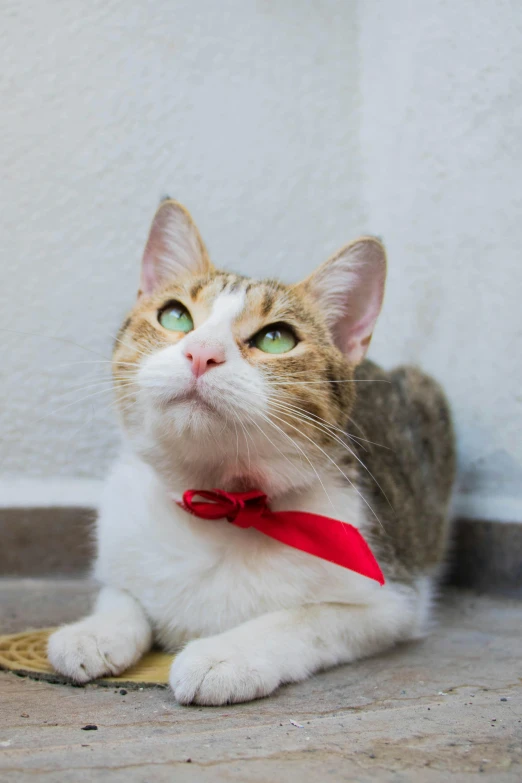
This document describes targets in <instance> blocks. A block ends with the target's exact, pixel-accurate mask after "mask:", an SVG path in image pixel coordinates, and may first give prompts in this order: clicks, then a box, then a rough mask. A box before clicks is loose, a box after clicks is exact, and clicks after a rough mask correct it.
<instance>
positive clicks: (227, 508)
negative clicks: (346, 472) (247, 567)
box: [176, 489, 384, 585]
mask: <svg viewBox="0 0 522 783" xmlns="http://www.w3.org/2000/svg"><path fill="white" fill-rule="evenodd" d="M195 498H201V499H200V500H196V499H195ZM176 503H177V504H178V506H181V508H182V509H184V510H185V511H188V512H189V514H193V515H194V516H196V517H200V518H201V519H227V520H228V521H229V522H231V523H232V524H233V525H236V527H241V528H248V527H253V528H255V529H256V530H258V531H259V532H260V533H264V535H266V536H270V538H274V539H275V540H276V541H280V542H281V543H282V544H286V545H287V546H291V547H294V549H300V550H301V551H302V552H308V554H310V555H315V557H320V558H322V559H323V560H328V561H329V562H330V563H335V564H336V565H340V566H342V567H343V568H349V569H350V570H351V571H355V572H356V573H358V574H362V576H367V577H369V578H370V579H375V581H376V582H379V584H381V585H383V584H384V576H383V574H382V571H381V569H380V568H379V564H378V562H377V560H376V559H375V557H374V555H373V552H372V551H371V549H370V547H369V546H368V544H367V543H366V541H365V540H364V538H363V536H362V535H361V532H360V531H359V530H358V529H357V528H356V527H354V526H353V525H349V524H348V523H347V522H341V521H340V520H339V519H331V518H330V517H323V516H322V515H321V514H310V513H308V512H307V511H272V510H271V509H270V507H269V505H268V499H267V496H266V495H265V494H264V493H263V492H260V491H259V490H257V489H254V490H252V491H251V492H225V491H224V490H222V489H213V490H205V489H201V490H198V489H188V490H187V491H186V492H184V493H183V499H182V500H176Z"/></svg>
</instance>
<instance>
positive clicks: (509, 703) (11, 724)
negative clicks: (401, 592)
mask: <svg viewBox="0 0 522 783" xmlns="http://www.w3.org/2000/svg"><path fill="white" fill-rule="evenodd" d="M91 589H92V588H91V586H90V585H89V584H88V583H84V582H81V581H68V582H53V581H48V580H45V581H36V580H13V581H9V580H4V581H3V582H2V581H0V590H1V602H0V618H1V625H0V627H1V628H2V631H3V632H4V633H5V632H8V631H17V630H22V629H25V628H26V627H28V626H32V627H38V626H43V625H52V624H53V623H56V622H57V621H59V620H62V619H63V620H67V619H72V618H75V617H76V616H77V615H78V613H79V612H81V611H84V610H85V608H86V606H87V605H88V602H89V597H90V594H91ZM439 615H440V623H439V626H438V628H437V629H436V630H435V631H434V632H433V634H432V636H431V637H430V638H429V639H428V640H426V641H425V642H423V643H419V644H412V645H407V646H403V647H400V648H397V649H396V650H394V651H392V652H390V653H389V654H387V655H383V656H380V657H377V658H373V659H371V660H367V661H362V662H361V663H358V664H355V665H351V666H343V667H340V668H338V669H336V670H333V671H329V672H325V673H323V674H320V675H317V676H316V677H315V678H313V679H312V680H310V681H308V682H305V683H302V684H299V685H292V686H288V687H286V688H283V689H281V690H280V691H279V693H277V694H276V695H275V696H273V697H271V698H269V699H264V700H262V701H257V702H253V703H250V704H244V705H237V706H231V707H223V708H197V707H195V708H190V707H189V708H187V707H179V706H178V705H177V704H176V703H175V702H174V700H173V698H172V696H171V694H170V692H169V691H168V690H162V689H154V690H143V691H129V692H128V693H126V694H123V695H122V694H121V693H120V692H119V690H118V689H114V688H100V687H96V686H88V687H86V688H73V687H69V686H64V685H51V684H48V683H44V682H35V681H32V680H29V679H21V678H19V677H17V676H16V675H14V674H10V673H6V672H0V704H1V710H0V780H1V781H10V782H11V781H48V782H49V783H51V781H52V783H64V782H65V781H71V782H72V781H74V783H82V782H83V781H90V782H91V781H109V782H110V783H112V782H114V783H119V781H122V782H123V781H125V782H126V783H152V781H154V783H156V782H158V783H162V782H163V781H173V780H175V781H176V783H178V781H179V783H185V781H194V782H195V783H198V782H199V781H203V782H204V781H217V782H221V781H223V783H224V782H225V781H227V782H229V781H230V782H232V781H237V782H238V783H242V782H243V781H252V783H254V782H255V783H261V781H263V783H265V782H266V783H269V782H270V783H272V781H281V782H285V783H286V781H288V783H294V782H295V781H299V783H309V782H312V781H313V783H317V781H322V780H325V781H358V782H359V783H370V782H371V783H375V781H377V782H378V783H380V781H390V782H392V783H409V782H410V781H411V783H418V782H420V783H423V782H424V781H426V783H431V781H447V780H448V779H449V780H451V781H466V782H468V781H469V782H470V783H471V781H495V783H508V781H509V783H511V782H513V783H515V781H516V783H520V781H522V665H521V664H522V660H521V659H522V603H521V602H515V601H509V600H502V599H500V600H499V599H491V598H484V597H482V598H478V597H475V596H473V595H470V594H465V593H459V592H452V593H448V594H446V595H445V596H444V599H443V602H442V605H441V608H440V612H439ZM291 720H293V721H295V722H297V723H298V724H300V725H301V726H302V728H299V727H297V726H294V725H292V723H291V722H290V721H291ZM87 724H95V725H96V726H97V727H98V728H97V730H92V731H84V730H82V727H84V726H85V725H87Z"/></svg>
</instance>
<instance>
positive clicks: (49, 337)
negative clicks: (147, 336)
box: [0, 326, 109, 361]
mask: <svg viewBox="0 0 522 783" xmlns="http://www.w3.org/2000/svg"><path fill="white" fill-rule="evenodd" d="M0 331H2V332H10V333H11V334H20V335H23V336H25V337H43V338H44V339H46V340H56V341H57V342H59V343H66V344H68V345H74V346H75V347H76V348H81V349H82V350H83V351H88V352H89V353H92V354H94V355H95V356H101V357H102V358H103V359H106V360H107V361H109V360H108V359H107V357H106V356H104V354H102V353H100V352H99V351H95V350H93V349H92V348H88V347H87V346H86V345H81V344H80V343H75V342H74V340H69V339H68V338H67V337H55V336H54V335H50V334H42V333H41V332H22V331H20V329H7V328H6V327H4V326H0Z"/></svg>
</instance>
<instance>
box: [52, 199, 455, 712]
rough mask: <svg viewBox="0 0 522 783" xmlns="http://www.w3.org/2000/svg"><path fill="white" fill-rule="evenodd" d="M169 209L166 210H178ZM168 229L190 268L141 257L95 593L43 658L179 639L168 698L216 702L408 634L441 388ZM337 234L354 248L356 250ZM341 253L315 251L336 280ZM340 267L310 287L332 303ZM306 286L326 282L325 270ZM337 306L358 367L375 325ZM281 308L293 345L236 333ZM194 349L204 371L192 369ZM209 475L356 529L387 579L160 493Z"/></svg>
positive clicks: (431, 495)
mask: <svg viewBox="0 0 522 783" xmlns="http://www.w3.org/2000/svg"><path fill="white" fill-rule="evenodd" d="M172 209H173V210H174V214H173V216H171V219H174V222H175V221H176V220H177V221H178V222H179V220H180V216H181V218H183V220H186V219H188V217H187V216H186V213H184V212H183V211H181V212H179V211H178V210H179V209H180V208H179V207H177V206H175V207H172ZM182 222H183V221H182ZM160 229H161V231H162V232H165V226H160ZM158 230H159V229H158ZM169 230H170V231H171V233H170V236H169V243H168V249H169V252H170V253H171V254H172V255H173V256H175V255H176V254H177V257H178V258H179V257H183V253H185V260H184V261H183V264H184V265H185V266H189V267H190V271H191V274H190V275H187V274H186V272H185V273H183V269H182V271H181V273H180V272H179V270H177V271H176V279H175V280H170V279H169V281H168V282H169V285H168V290H167V289H165V280H160V281H159V282H158V281H157V280H155V279H154V278H153V275H152V273H151V270H150V267H149V269H148V271H147V266H145V273H144V278H143V279H144V281H145V289H146V294H145V297H142V299H141V300H140V302H139V303H138V305H137V307H136V308H135V311H134V313H133V314H132V315H131V319H130V320H129V321H128V322H127V323H126V324H125V325H124V328H123V330H122V332H120V336H119V338H118V343H117V346H116V350H115V379H116V387H117V393H118V395H119V401H120V407H121V411H122V420H123V426H124V431H125V433H126V439H125V445H124V450H123V453H122V456H121V458H120V460H119V461H118V463H117V465H116V466H115V468H114V469H113V471H112V473H111V476H110V477H109V479H108V481H107V484H106V488H105V493H104V498H103V502H102V506H101V511H100V516H99V520H98V527H97V530H98V557H97V561H96V566H95V575H96V577H97V578H98V579H99V581H100V582H101V583H102V584H103V585H104V587H103V589H102V591H101V594H100V597H99V600H98V604H97V607H96V609H95V612H94V614H93V615H91V616H90V617H89V618H86V619H85V620H82V621H80V622H79V623H76V624H74V625H72V626H68V627H65V628H64V629H62V630H60V631H59V632H57V633H56V634H55V635H54V636H53V637H52V638H51V641H50V645H49V657H50V659H51V662H52V663H53V664H54V666H55V667H56V668H57V669H58V670H59V671H61V672H62V673H64V674H66V675H69V676H71V677H73V678H74V679H75V680H77V681H80V682H85V681H87V680H89V679H93V678H96V677H99V676H102V675H103V674H106V673H117V672H118V673H119V672H120V671H122V670H124V669H125V668H126V667H128V666H129V665H131V664H132V663H134V662H135V661H136V660H137V659H138V658H139V657H140V656H141V655H142V654H143V653H144V652H145V651H146V650H147V649H148V648H149V647H150V645H151V643H152V641H153V639H156V641H158V642H159V643H160V644H161V645H162V646H164V647H165V648H166V649H168V650H172V651H175V650H177V649H179V648H180V647H181V646H182V645H184V644H185V643H186V642H188V644H187V645H186V646H185V647H184V649H183V651H182V652H181V653H179V654H178V655H177V656H176V658H175V661H174V664H173V667H172V673H171V684H172V687H173V690H174V693H175V695H176V697H177V698H178V700H179V701H181V702H182V703H190V702H197V703H203V704H222V703H225V702H227V701H244V700H247V699H251V698H255V697H257V696H263V695H267V694H268V693H270V692H272V691H273V690H274V689H275V688H276V687H277V686H278V685H279V684H280V683H283V682H291V681H297V680H300V679H303V678H304V677H306V676H308V675H309V674H310V673H312V672H314V671H317V670H319V669H322V668H325V667H327V666H332V665H335V664H337V663H342V662H349V661H352V660H354V659H356V658H359V657H362V656H365V655H370V654H373V653H375V652H378V651H380V650H382V649H385V648H386V647H389V646H390V645H392V644H393V643H395V642H397V641H401V640H406V639H412V638H418V637H419V636H422V635H423V633H425V631H426V629H427V624H428V621H429V609H430V601H431V596H432V591H433V580H434V579H435V578H436V576H437V574H438V571H439V570H440V566H441V564H442V562H443V556H444V550H445V544H446V538H447V506H448V501H449V497H450V492H451V485H452V480H453V471H454V450H453V439H452V430H451V424H450V420H449V414H448V409H447V405H446V403H445V400H444V397H443V395H442V393H441V392H440V390H439V388H438V387H437V385H436V384H435V383H434V382H433V381H432V380H431V379H429V378H427V377H426V376H424V375H423V374H422V373H420V372H418V371H416V370H413V369H404V370H398V371H395V372H394V373H385V372H384V371H382V370H380V369H379V368H378V367H376V366H375V365H373V364H371V363H369V362H366V361H363V362H362V363H359V365H358V367H357V368H356V369H355V368H354V364H352V363H351V362H350V361H348V362H346V361H345V360H344V359H343V358H342V355H341V354H340V353H339V351H338V349H337V348H335V347H334V346H333V344H332V337H331V336H330V334H329V333H328V331H327V330H326V329H325V326H324V323H323V322H322V319H321V316H320V314H319V316H318V315H317V313H316V312H315V311H314V307H313V304H311V301H310V299H311V297H310V295H309V290H310V289H309V287H310V286H311V285H312V284H311V283H310V282H309V281H308V282H307V281H305V284H302V285H303V286H305V288H302V289H297V288H296V287H294V289H290V288H289V287H285V286H282V285H281V284H278V283H274V282H273V281H272V282H268V283H253V282H251V281H248V280H246V279H245V278H240V277H237V276H233V275H224V274H222V273H216V272H214V270H213V269H209V267H208V263H209V262H208V259H207V258H206V254H205V252H204V248H203V246H202V244H201V243H200V240H199V235H197V234H194V233H192V234H190V235H189V239H190V241H185V244H184V245H183V244H180V243H182V240H183V238H184V237H185V235H186V234H187V231H189V232H193V231H195V229H193V226H192V224H191V223H184V224H183V226H182V230H181V231H180V232H179V235H177V236H176V237H175V239H176V241H175V242H174V240H173V235H174V234H173V230H172V226H170V229H169ZM151 236H152V240H154V241H152V240H151V239H149V245H148V246H147V247H148V251H149V253H151V252H152V251H151V247H152V250H153V251H154V254H155V256H154V257H155V258H156V259H157V258H160V260H161V259H165V256H166V254H165V246H161V243H160V241H159V239H158V236H159V237H160V238H161V236H162V234H161V232H160V234H159V235H158V233H156V235H154V231H153V234H152V235H151ZM151 242H152V245H151ZM364 242H369V243H374V244H371V247H370V254H371V253H373V256H372V257H371V263H374V264H375V265H377V267H379V265H380V264H381V260H380V255H379V254H380V253H381V251H382V249H380V245H378V243H376V242H374V240H364ZM353 247H354V249H355V251H356V252H357V253H358V252H359V251H360V248H361V245H355V246H353ZM180 248H181V249H180ZM349 252H350V254H351V258H350V264H351V266H350V268H349V271H350V270H351V271H350V274H352V277H353V269H354V263H353V261H354V259H353V257H352V256H353V252H354V251H353V249H352V248H350V250H349ZM365 252H366V251H365ZM198 253H199V256H198ZM194 257H198V258H199V260H198V258H196V261H194ZM191 258H192V260H191ZM339 259H341V260H343V263H344V257H343V256H342V255H340V256H338V257H337V259H334V260H333V262H329V264H330V274H331V267H332V265H333V272H334V277H335V271H336V268H337V266H338V264H339ZM155 263H156V264H157V263H158V262H157V260H156V262H155ZM169 263H170V262H169ZM198 264H199V266H198ZM358 264H359V265H360V259H356V263H355V268H356V269H359V266H358ZM171 266H172V263H171ZM194 267H196V268H194ZM347 268H348V267H347ZM337 271H339V270H337ZM170 276H171V277H172V270H170ZM178 277H179V278H181V282H178V279H177V278H178ZM369 279H370V278H369ZM340 280H341V278H340V277H338V278H337V281H336V288H335V289H334V290H333V292H332V291H329V290H328V289H327V288H326V290H323V291H322V294H318V296H323V300H322V301H323V302H325V301H326V302H327V306H328V307H329V309H330V311H331V313H334V311H335V308H336V306H337V302H336V299H335V297H336V291H337V289H340V287H341V286H340ZM316 282H317V283H318V285H319V288H320V287H321V285H322V286H323V289H324V288H325V283H324V275H323V279H319V280H318V281H316V280H313V284H314V285H315V284H316ZM352 282H353V280H352ZM365 285H366V288H368V286H369V285H370V283H369V282H368V281H367V282H366V283H365ZM147 286H148V287H149V290H148V291H147ZM379 287H382V286H381V283H380V282H379V281H378V283H377V286H376V290H377V293H376V294H375V296H376V297H377V298H378V297H379V293H378V289H379ZM363 288H364V287H363ZM362 294H364V296H366V297H367V296H368V291H367V290H363V291H362ZM362 294H361V299H362V298H363V296H362ZM370 294H371V292H370ZM381 296H382V293H381ZM324 297H326V299H325V298H324ZM328 297H330V298H328ZM370 299H371V296H370ZM165 300H167V301H172V300H176V301H178V300H179V301H181V302H183V308H184V309H183V312H182V313H181V315H182V317H183V318H186V314H187V313H189V318H190V321H189V322H187V323H188V325H189V326H190V327H191V328H189V329H185V328H184V329H183V332H185V334H182V333H181V330H179V332H178V333H177V334H176V337H175V339H174V338H172V339H170V336H169V335H164V334H163V331H162V330H161V329H160V328H159V327H158V326H157V324H156V322H155V321H154V318H156V316H155V314H156V313H159V315H158V318H159V319H160V323H161V313H162V312H163V310H162V307H163V305H164V302H165ZM379 307H380V301H379ZM338 309H339V313H340V312H341V308H340V306H339V307H338ZM370 309H371V308H370ZM373 309H375V307H374V308H373ZM185 310H186V312H185ZM377 311H378V308H377ZM179 312H180V311H175V314H174V315H175V317H176V318H179V317H180V316H179ZM353 312H355V313H356V314H357V307H355V308H353ZM353 312H352V313H351V318H352V321H351V322H350V323H349V324H348V326H346V324H344V323H343V328H345V329H347V331H346V334H344V335H342V336H341V337H339V328H338V326H339V320H340V319H341V320H342V318H343V316H342V314H341V315H339V314H337V315H335V313H334V315H335V317H336V319H337V321H336V325H334V326H333V327H329V328H330V329H332V332H333V333H334V334H335V335H336V337H335V339H336V340H340V339H342V340H345V342H347V344H349V347H348V348H347V355H348V356H349V357H351V358H352V359H353V357H356V360H357V361H358V362H359V361H360V359H361V358H362V355H363V354H364V349H361V344H362V343H364V347H365V346H366V345H367V342H368V341H369V336H368V334H367V332H368V330H369V329H370V326H371V327H372V328H373V321H372V322H371V324H370V325H367V324H366V321H367V320H368V319H367V318H366V310H365V311H364V313H361V314H357V316H358V319H357V321H356V323H355V326H354V322H353V318H354V316H353ZM190 313H192V315H191V316H190ZM375 317H376V313H375ZM283 320H284V322H285V323H290V324H292V326H293V329H294V330H295V334H297V337H295V339H294V341H293V342H292V340H291V339H290V338H289V337H288V335H286V338H285V339H287V342H288V345H290V346H291V347H290V348H289V349H288V350H285V351H283V352H281V353H282V355H279V356H271V355H270V356H269V357H266V356H264V355H263V350H264V349H263V348H261V349H260V350H258V349H257V348H256V347H255V345H254V344H253V343H252V339H249V336H250V335H252V334H255V333H256V332H258V330H259V327H260V325H261V327H263V325H264V323H266V322H268V323H269V324H270V323H272V322H276V323H277V324H280V323H281V322H282V321H283ZM373 320H374V319H373ZM326 321H328V318H326ZM198 322H199V323H198ZM361 323H362V324H363V326H362V327H361ZM284 325H285V324H283V325H282V326H281V327H280V331H281V333H282V334H283V336H285V334H286V333H285V332H284ZM307 330H311V331H313V340H311V339H309V337H308V333H307ZM265 331H266V330H265ZM259 333H260V334H261V332H259ZM180 335H181V336H180ZM369 335H370V336H371V331H369ZM196 338H197V339H198V340H199V342H198V343H197V344H194V339H196ZM262 339H264V338H262ZM271 339H272V338H271ZM191 341H192V342H191ZM259 344H260V345H264V343H262V342H261V343H259ZM343 344H344V343H343ZM193 346H195V347H193ZM198 351H199V353H198ZM209 351H210V353H209ZM202 357H203V358H202ZM200 361H201V362H206V363H207V364H208V366H207V365H205V366H203V365H202V367H201V368H200V365H199V364H198V365H197V372H196V370H195V369H194V368H195V367H196V362H200ZM221 365H224V366H221ZM128 367H131V368H132V369H131V370H130V371H127V370H126V368H128ZM275 368H276V369H275ZM209 369H210V370H211V371H210V372H209V371H208V370H209ZM135 373H136V374H135ZM191 373H192V374H191ZM194 376H195V377H196V380H194ZM202 379H203V380H202ZM209 379H210V380H209ZM205 384H206V385H205ZM129 389H130V391H129ZM187 390H188V391H187ZM355 392H357V394H355ZM171 395H172V397H171ZM194 395H196V399H195V398H194ZM197 395H201V398H202V399H201V400H200V398H199V396H197ZM290 395H291V396H290ZM215 406H217V409H216V407H215ZM348 420H349V421H350V422H351V424H350V427H349V429H350V432H351V433H352V435H353V436H354V437H353V438H352V439H350V440H346V439H345V438H344V436H343V430H344V428H345V426H346V424H347V422H348ZM214 487H218V488H222V489H226V490H228V491H235V490H244V489H248V488H250V489H251V488H253V487H256V488H259V489H261V490H262V491H264V492H266V494H267V495H268V496H269V497H270V499H271V508H272V510H274V511H277V510H302V511H307V512H312V513H318V514H322V515H329V516H332V517H334V518H335V519H338V520H340V521H344V522H347V523H350V524H351V525H354V526H355V527H357V528H358V529H359V530H360V531H361V532H362V533H363V535H364V537H365V538H366V540H367V541H368V542H369V543H370V545H371V546H372V548H373V551H374V552H375V554H376V556H377V559H378V561H379V563H380V565H381V568H382V570H383V572H384V575H385V577H386V584H385V585H384V587H380V586H379V585H378V584H377V582H375V581H373V580H371V579H368V578H367V577H364V576H361V575H359V574H357V573H355V572H354V571H351V570H349V569H347V568H343V567H341V566H338V565H334V564H332V563H330V562H328V561H326V560H323V559H321V558H318V557H315V556H313V555H310V554H308V553H306V552H302V551H300V550H297V549H294V548H292V547H289V546H286V545H284V544H281V543H279V542H277V541H275V540H274V539H272V538H270V537H268V536H266V535H263V534H262V533H260V532H258V531H257V530H254V529H242V528H238V527H235V526H233V525H231V524H229V522H227V521H226V520H223V519H220V520H214V521H210V520H205V519H198V518H195V517H192V516H190V515H189V514H187V513H186V511H184V510H183V509H181V508H180V507H179V506H178V505H176V503H175V500H176V499H179V498H180V497H181V495H182V494H183V492H184V491H185V490H187V489H189V488H190V489H193V488H195V489H211V488H214ZM190 640H192V641H190Z"/></svg>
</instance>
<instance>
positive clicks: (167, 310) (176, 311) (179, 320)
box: [158, 302, 194, 332]
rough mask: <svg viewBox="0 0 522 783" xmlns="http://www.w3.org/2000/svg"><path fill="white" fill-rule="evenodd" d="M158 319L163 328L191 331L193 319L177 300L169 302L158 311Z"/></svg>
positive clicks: (174, 330) (175, 330) (172, 330)
mask: <svg viewBox="0 0 522 783" xmlns="http://www.w3.org/2000/svg"><path fill="white" fill-rule="evenodd" d="M158 321H159V322H160V324H161V325H162V326H163V328H164V329H169V330H170V331H171V332H191V331H192V329H193V328H194V321H193V320H192V318H191V317H190V313H189V311H188V310H187V308H186V307H184V306H183V305H182V304H180V303H179V302H169V303H168V305H166V306H165V307H164V308H163V310H160V311H159V313H158Z"/></svg>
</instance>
